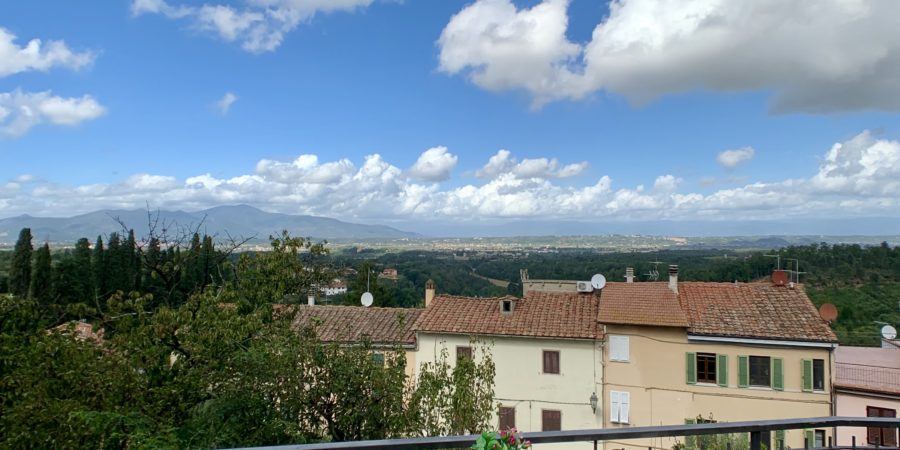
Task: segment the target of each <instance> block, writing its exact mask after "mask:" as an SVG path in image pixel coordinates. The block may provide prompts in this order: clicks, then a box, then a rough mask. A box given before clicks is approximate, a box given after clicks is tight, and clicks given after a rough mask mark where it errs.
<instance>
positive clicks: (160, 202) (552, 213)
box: [0, 0, 900, 224]
mask: <svg viewBox="0 0 900 450" xmlns="http://www.w3.org/2000/svg"><path fill="white" fill-rule="evenodd" d="M216 1H219V3H216ZM677 3H678V2H674V3H673V2H657V1H652V0H622V1H620V2H618V3H616V4H615V5H614V7H613V8H612V9H611V8H610V7H609V5H607V4H604V3H602V2H597V1H594V0H572V1H571V2H567V1H564V0H545V1H536V0H532V1H511V0H479V1H475V2H472V1H449V0H447V1H440V2H436V1H426V0H406V1H402V2H400V1H386V0H382V1H379V0H335V1H321V0H247V1H244V0H236V1H232V2H227V1H223V0H210V3H205V4H204V3H200V2H191V1H183V0H166V1H162V0H136V1H133V2H129V1H120V2H86V3H85V2H71V1H65V0H58V1H28V2H3V4H2V5H0V161H2V164H0V217H8V216H13V215H18V214H23V213H29V214H33V215H51V216H60V215H62V216H65V215H72V214H77V213H83V212H87V211H91V210H95V209H100V208H135V207H143V206H144V205H145V204H146V202H150V203H151V204H153V205H154V206H159V207H162V208H173V209H174V208H184V209H200V208H204V207H208V206H214V205H218V204H230V203H248V204H253V205H255V206H258V207H260V208H262V209H266V210H270V211H278V212H287V213H306V214H316V215H325V216H331V217H337V218H340V219H345V220H356V221H363V222H390V223H396V224H403V223H405V222H416V223H421V222H423V221H424V222H428V221H433V220H439V221H441V222H443V223H446V222H450V223H455V222H458V223H471V222H472V221H476V222H477V221H490V222H498V221H499V222H502V221H504V220H521V219H527V220H557V219H575V220H584V221H605V220H615V221H626V222H627V221H650V220H658V219H667V220H696V219H703V220H709V221H711V222H715V221H722V220H788V221H789V220H795V219H810V218H812V219H815V218H817V217H828V218H832V217H840V218H848V217H849V218H854V217H869V216H879V217H884V216H891V217H894V216H897V215H898V214H897V213H898V212H900V208H898V206H900V194H898V193H897V192H898V189H896V188H897V187H898V185H897V183H898V182H897V181H896V179H897V178H898V177H900V144H898V140H900V116H898V114H897V111H898V110H900V93H898V92H900V89H897V88H900V85H898V84H897V83H900V81H897V80H898V79H900V32H898V31H896V30H895V28H896V27H893V26H892V25H891V24H890V23H889V21H887V20H886V19H885V18H886V17H891V15H892V13H893V16H894V17H896V13H898V12H900V5H895V4H893V3H889V2H887V3H886V2H880V3H879V2H874V3H871V4H870V3H867V2H862V4H863V5H864V6H865V7H863V8H861V9H860V8H857V9H854V7H851V6H839V5H838V3H835V4H833V5H832V7H831V10H828V11H825V12H822V11H818V10H816V9H815V8H812V7H809V8H806V9H804V7H803V6H801V5H799V4H795V5H788V6H782V5H779V4H780V3H782V2H773V3H771V4H768V5H762V4H763V3H766V2H764V1H761V2H759V4H760V5H761V6H759V11H755V10H754V8H755V7H751V8H733V7H732V6H729V5H728V4H727V2H726V4H722V2H712V1H711V2H694V3H693V4H692V5H691V6H689V7H688V6H684V5H681V6H679V5H677ZM667 4H668V5H667ZM766 7H768V8H773V7H778V8H784V9H785V11H783V14H780V15H779V14H775V15H774V16H779V17H783V19H779V18H778V17H776V18H773V17H772V16H773V15H771V14H765V13H764V10H765V8H766ZM732 9H733V10H732ZM885 9H886V10H885ZM698 16H699V17H701V18H702V17H705V18H706V19H711V18H715V19H716V20H705V21H704V20H701V21H700V22H697V23H692V22H691V20H693V19H691V18H692V17H698ZM285 17H289V18H288V19H285ZM791 18H794V19H796V18H801V19H804V20H789V19H791ZM779 20H783V22H777V23H772V21H779ZM797 23H800V25H797ZM792 26H793V27H799V28H796V29H792V28H791V27H792ZM760 30H762V32H761V31H760ZM773 30H774V31H773ZM35 39H40V40H41V46H40V47H34V43H33V42H32V44H29V43H30V42H31V41H32V40H35ZM51 41H58V42H56V44H52V43H51ZM710 42H714V43H713V44H710ZM29 45H32V48H31V50H32V51H31V52H30V53H29V50H28V46H29ZM35 48H38V50H34V49H35ZM4 60H5V62H4ZM47 91H49V92H47ZM42 93H43V94H42ZM226 95H230V96H231V98H232V99H233V101H232V102H231V103H230V105H229V107H228V108H227V109H223V108H222V107H221V104H219V105H217V103H218V102H221V101H222V100H223V98H225V97H226ZM23 108H28V111H31V113H32V114H30V115H29V114H26V113H24V112H23V111H25V110H24V109H23ZM3 111H6V113H3ZM35 111H40V113H38V114H37V115H34V114H35ZM23 117H27V119H28V120H25V119H23ZM17 120H18V122H16V121H17ZM836 144H841V145H840V149H839V151H837V152H833V154H832V155H831V157H829V151H831V150H832V147H833V146H835V145H836ZM429 149H433V150H431V151H428V150H429ZM502 149H505V150H507V151H508V153H498V152H499V151H500V150H502ZM728 151H732V152H731V153H723V152H728ZM301 155H316V158H314V159H310V157H305V158H300V159H299V160H298V158H299V157H300V156H301ZM375 155H378V156H375ZM492 156H498V158H497V159H496V160H495V162H496V163H497V164H496V165H495V166H494V168H493V169H490V170H488V168H486V167H485V166H486V165H487V164H488V161H489V159H490V158H491V157H492ZM553 159H556V160H557V161H556V162H554V161H553ZM417 161H418V162H419V163H418V164H417ZM329 163H334V164H329Z"/></svg>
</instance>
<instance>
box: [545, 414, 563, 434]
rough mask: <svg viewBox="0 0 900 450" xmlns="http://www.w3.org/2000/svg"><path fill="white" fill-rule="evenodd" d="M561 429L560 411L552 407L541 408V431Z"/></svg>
mask: <svg viewBox="0 0 900 450" xmlns="http://www.w3.org/2000/svg"><path fill="white" fill-rule="evenodd" d="M559 430H562V413H561V412H559V411H557V410H553V409H542V410H541V431H559Z"/></svg>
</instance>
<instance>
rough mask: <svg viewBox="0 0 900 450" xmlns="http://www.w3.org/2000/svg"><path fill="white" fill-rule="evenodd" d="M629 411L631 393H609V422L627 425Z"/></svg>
mask: <svg viewBox="0 0 900 450" xmlns="http://www.w3.org/2000/svg"><path fill="white" fill-rule="evenodd" d="M630 409H631V393H630V392H620V391H610V392H609V421H610V422H613V423H628V412H629V410H630Z"/></svg>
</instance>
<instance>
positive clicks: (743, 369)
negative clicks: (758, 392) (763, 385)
mask: <svg viewBox="0 0 900 450" xmlns="http://www.w3.org/2000/svg"><path fill="white" fill-rule="evenodd" d="M747 386H750V358H749V357H748V356H745V355H741V356H738V387H742V388H745V387H747Z"/></svg>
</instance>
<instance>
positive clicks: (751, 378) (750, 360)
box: [747, 355, 772, 389]
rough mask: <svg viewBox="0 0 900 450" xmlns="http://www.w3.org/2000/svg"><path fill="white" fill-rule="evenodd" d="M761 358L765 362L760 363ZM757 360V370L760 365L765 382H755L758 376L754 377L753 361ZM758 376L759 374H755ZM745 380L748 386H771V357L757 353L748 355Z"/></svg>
mask: <svg viewBox="0 0 900 450" xmlns="http://www.w3.org/2000/svg"><path fill="white" fill-rule="evenodd" d="M761 360H765V364H762V363H761V362H759V361H761ZM754 361H757V364H756V366H757V370H759V368H760V367H761V368H762V369H763V372H764V373H765V377H764V378H765V383H766V384H759V383H755V381H760V380H759V379H758V378H756V379H754V370H753V369H754V364H753V362H754ZM756 375H757V376H760V374H756ZM747 381H748V384H749V386H750V387H756V388H769V389H771V388H772V357H770V356H758V355H750V356H749V357H748V358H747Z"/></svg>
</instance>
